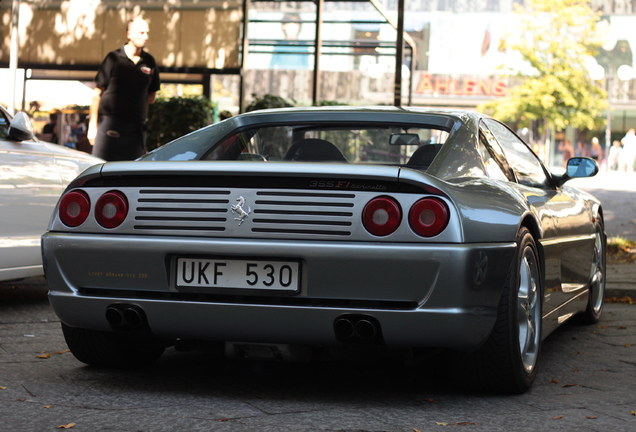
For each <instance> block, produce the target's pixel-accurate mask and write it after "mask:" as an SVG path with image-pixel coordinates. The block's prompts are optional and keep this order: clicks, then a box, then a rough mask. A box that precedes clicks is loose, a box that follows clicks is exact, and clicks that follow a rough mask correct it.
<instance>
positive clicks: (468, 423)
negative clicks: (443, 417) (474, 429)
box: [455, 422, 477, 426]
mask: <svg viewBox="0 0 636 432" xmlns="http://www.w3.org/2000/svg"><path fill="white" fill-rule="evenodd" d="M476 424H477V423H471V422H457V423H455V426H470V425H476Z"/></svg>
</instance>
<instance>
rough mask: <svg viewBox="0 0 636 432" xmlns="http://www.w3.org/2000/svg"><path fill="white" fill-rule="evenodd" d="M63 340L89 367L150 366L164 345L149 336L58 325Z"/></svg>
mask: <svg viewBox="0 0 636 432" xmlns="http://www.w3.org/2000/svg"><path fill="white" fill-rule="evenodd" d="M62 332H63V333H64V339H65V340H66V344H67V345H68V347H69V349H70V350H71V353H73V355H74V356H75V358H77V359H78V360H79V361H81V362H83V363H86V364H87V365H91V366H101V367H118V368H138V367H142V366H147V365H148V364H152V363H154V362H155V361H157V359H159V357H161V354H163V352H164V350H165V349H166V346H167V345H166V344H165V343H163V342H162V341H160V340H159V339H157V338H155V337H154V336H152V335H136V334H122V333H113V332H103V331H97V330H88V329H82V328H75V327H69V326H67V325H66V324H64V323H62Z"/></svg>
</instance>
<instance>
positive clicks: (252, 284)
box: [177, 258, 300, 291]
mask: <svg viewBox="0 0 636 432" xmlns="http://www.w3.org/2000/svg"><path fill="white" fill-rule="evenodd" d="M299 273H300V264H299V263H298V262H296V261H262V260H228V259H201V258H179V259H178V260H177V286H178V287H205V288H240V289H257V290H283V291H298V289H299V279H300V278H299Z"/></svg>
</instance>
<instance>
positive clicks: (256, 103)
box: [245, 93, 296, 112]
mask: <svg viewBox="0 0 636 432" xmlns="http://www.w3.org/2000/svg"><path fill="white" fill-rule="evenodd" d="M295 103H296V101H295V100H292V101H291V102H290V101H288V100H286V99H284V98H282V97H280V96H274V95H271V94H266V95H263V96H262V97H258V96H256V93H252V102H251V103H250V104H249V105H248V106H247V107H246V108H245V112H250V111H257V110H262V109H269V108H286V107H293V106H294V104H295Z"/></svg>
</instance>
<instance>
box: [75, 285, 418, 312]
mask: <svg viewBox="0 0 636 432" xmlns="http://www.w3.org/2000/svg"><path fill="white" fill-rule="evenodd" d="M79 293H80V295H84V296H87V297H106V298H117V299H126V300H135V299H139V300H166V301H183V302H199V303H222V304H245V305H265V306H298V307H303V306H304V307H324V308H342V309H375V310H405V311H407V310H415V309H417V302H414V301H400V300H351V299H337V298H315V297H284V296H248V295H224V294H206V293H184V292H157V291H140V290H116V289H104V288H81V289H80V290H79Z"/></svg>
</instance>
